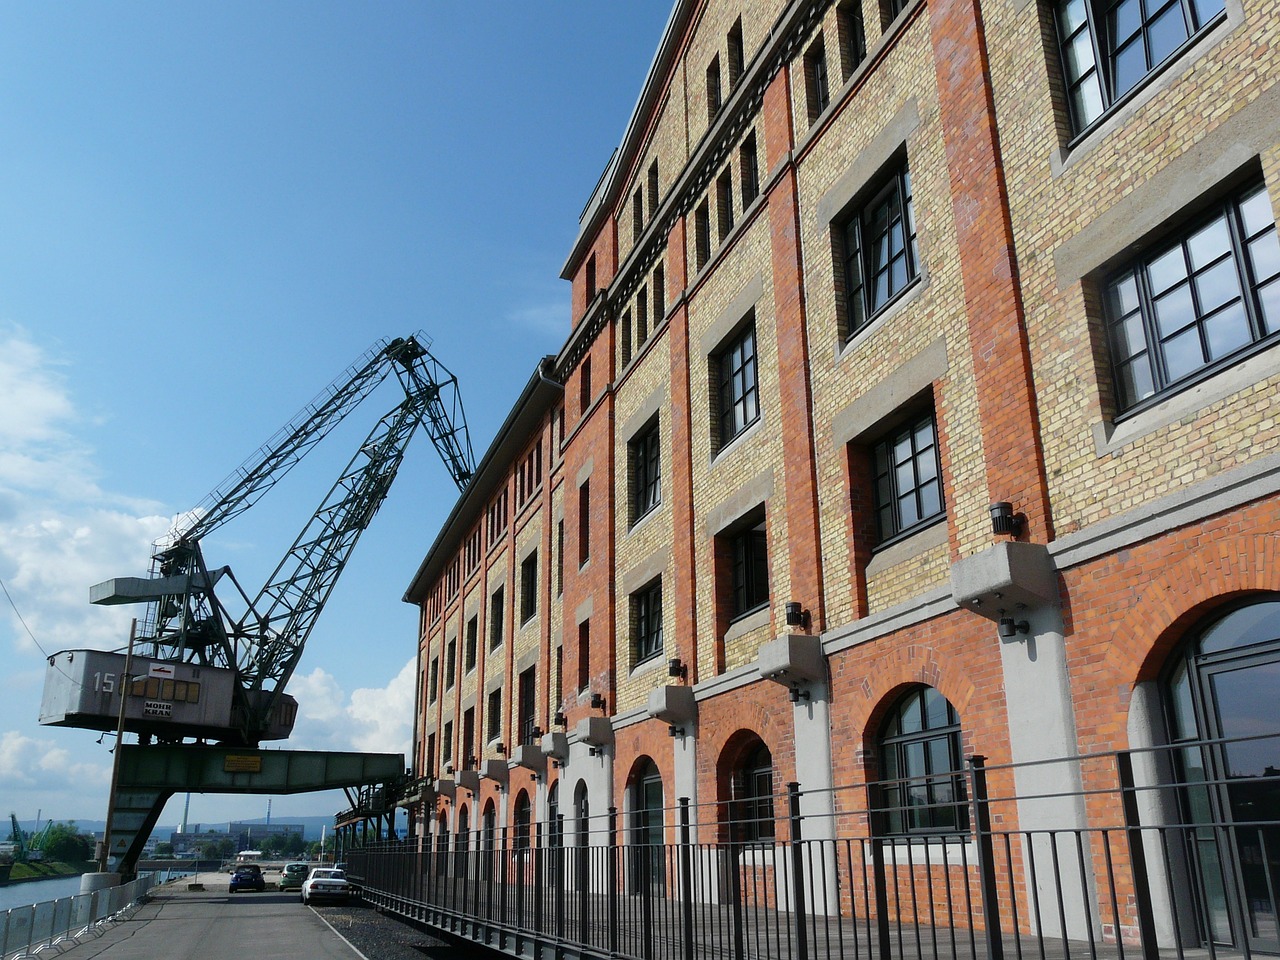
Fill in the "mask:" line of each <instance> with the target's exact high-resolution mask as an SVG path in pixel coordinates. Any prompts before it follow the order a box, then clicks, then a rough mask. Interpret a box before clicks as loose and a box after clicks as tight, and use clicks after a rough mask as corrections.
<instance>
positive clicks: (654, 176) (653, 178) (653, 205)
mask: <svg viewBox="0 0 1280 960" xmlns="http://www.w3.org/2000/svg"><path fill="white" fill-rule="evenodd" d="M648 180H649V184H648V185H649V216H650V217H652V216H653V215H654V214H655V213H657V212H658V161H657V160H655V161H653V163H651V164H649V177H648Z"/></svg>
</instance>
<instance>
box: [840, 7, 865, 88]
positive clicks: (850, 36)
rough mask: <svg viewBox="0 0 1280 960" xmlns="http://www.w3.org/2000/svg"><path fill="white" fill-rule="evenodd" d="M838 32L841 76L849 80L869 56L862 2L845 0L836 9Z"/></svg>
mask: <svg viewBox="0 0 1280 960" xmlns="http://www.w3.org/2000/svg"><path fill="white" fill-rule="evenodd" d="M836 30H837V32H838V33H839V35H840V76H841V78H842V79H843V80H848V79H849V78H850V77H851V76H853V71H855V70H857V69H858V65H859V64H861V63H862V61H863V60H865V59H866V56H867V34H866V30H865V29H863V25H862V2H861V0H844V2H843V3H841V4H840V5H839V6H837V7H836Z"/></svg>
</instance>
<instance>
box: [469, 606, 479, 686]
mask: <svg viewBox="0 0 1280 960" xmlns="http://www.w3.org/2000/svg"><path fill="white" fill-rule="evenodd" d="M479 633H480V618H479V617H472V618H471V619H470V620H468V621H467V648H466V658H467V663H466V666H467V673H470V672H471V671H472V670H474V669H475V668H476V659H477V654H476V647H477V646H478V643H477V638H478V636H479Z"/></svg>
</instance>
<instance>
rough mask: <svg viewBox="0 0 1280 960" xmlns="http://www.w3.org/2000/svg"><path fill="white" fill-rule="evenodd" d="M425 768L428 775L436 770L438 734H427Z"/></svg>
mask: <svg viewBox="0 0 1280 960" xmlns="http://www.w3.org/2000/svg"><path fill="white" fill-rule="evenodd" d="M424 769H425V770H426V771H427V773H428V775H434V774H435V772H436V735H435V734H434V733H432V734H428V735H427V765H426V767H424Z"/></svg>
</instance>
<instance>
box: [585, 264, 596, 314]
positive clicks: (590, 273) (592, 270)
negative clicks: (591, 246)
mask: <svg viewBox="0 0 1280 960" xmlns="http://www.w3.org/2000/svg"><path fill="white" fill-rule="evenodd" d="M595 295H596V255H595V254H594V253H593V254H592V255H591V256H590V258H589V259H588V260H587V305H588V306H590V304H591V301H592V299H593V298H594V297H595Z"/></svg>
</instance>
